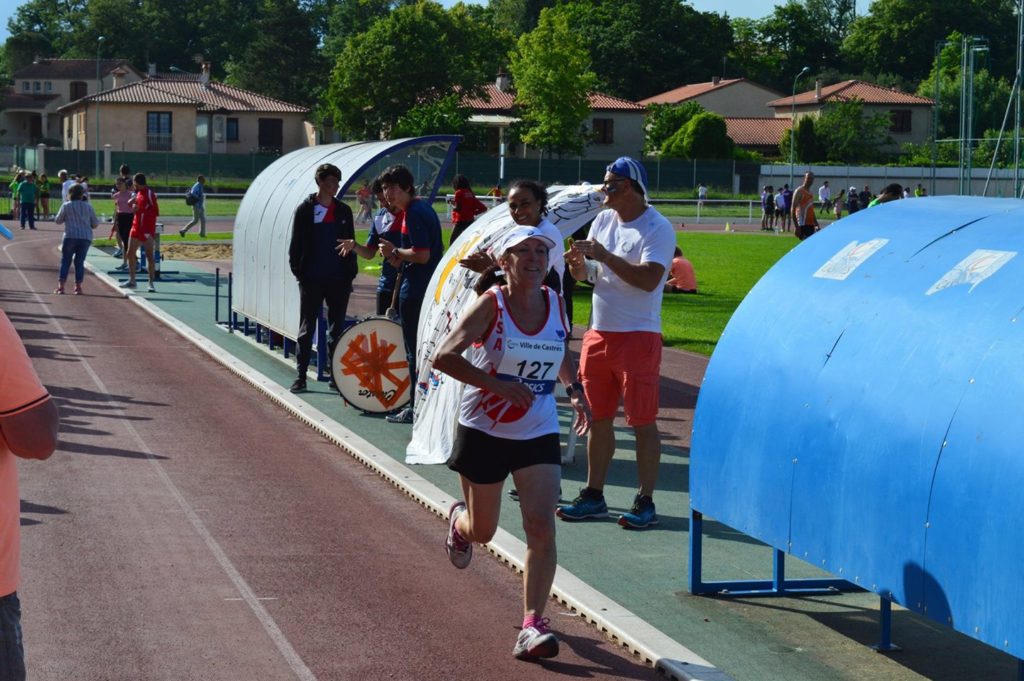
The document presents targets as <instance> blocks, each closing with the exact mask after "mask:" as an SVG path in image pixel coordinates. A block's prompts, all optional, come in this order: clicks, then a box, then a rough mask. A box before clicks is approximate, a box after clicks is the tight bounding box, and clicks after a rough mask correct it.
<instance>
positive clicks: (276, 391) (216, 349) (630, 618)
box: [85, 261, 732, 681]
mask: <svg viewBox="0 0 1024 681" xmlns="http://www.w3.org/2000/svg"><path fill="white" fill-rule="evenodd" d="M85 264H86V267H88V268H89V269H90V270H91V271H92V272H94V273H95V274H96V276H98V277H99V278H100V279H101V280H103V281H105V282H106V283H108V284H109V285H110V286H112V287H116V286H117V282H116V281H115V280H114V279H112V278H110V277H108V276H107V275H106V274H104V273H102V272H99V271H98V270H97V269H96V268H95V267H94V266H92V265H90V264H89V262H88V261H86V263H85ZM128 299H129V300H130V301H132V302H133V303H135V304H136V305H138V306H140V307H141V308H142V309H144V310H145V311H146V312H148V313H149V314H150V315H152V316H153V317H156V318H157V319H159V320H160V321H162V322H163V323H164V324H166V325H167V326H168V327H169V328H171V329H172V330H173V331H175V332H177V333H178V334H180V335H181V336H183V337H184V338H186V339H188V340H189V341H191V342H192V343H193V344H194V345H195V346H196V347H198V348H199V349H200V350H202V351H203V352H205V353H206V354H207V355H209V356H210V357H211V358H212V359H214V360H215V361H217V362H219V363H220V364H221V365H223V366H224V367H226V368H227V369H228V370H230V371H232V372H233V373H235V374H236V375H237V376H239V377H241V378H242V379H243V380H245V381H247V382H248V383H250V384H251V385H252V386H253V387H254V388H256V389H257V390H258V391H260V392H262V393H263V394H264V395H265V396H266V397H268V398H270V399H271V400H272V401H273V402H276V403H277V404H278V405H280V406H281V407H283V408H284V409H285V410H287V411H288V412H289V413H291V414H292V415H293V416H294V417H295V418H297V419H298V420H300V421H302V422H304V423H305V424H306V425H308V426H310V427H311V428H313V430H315V431H317V432H318V433H320V434H321V435H323V436H324V437H325V438H327V439H328V440H330V441H331V442H333V443H334V444H336V445H337V446H338V447H339V448H340V449H341V450H343V451H345V452H347V453H348V455H350V456H351V457H352V458H354V459H355V460H357V461H359V462H360V463H362V464H363V465H365V466H366V467H367V468H369V469H371V470H373V471H374V472H376V473H377V474H378V475H380V476H381V477H382V478H384V479H385V480H386V481H388V482H390V483H391V484H392V485H394V486H395V487H397V488H398V489H399V490H401V491H402V492H403V493H405V494H406V495H408V496H409V497H411V498H412V499H413V500H414V501H416V502H417V503H419V504H420V505H422V506H424V507H426V508H428V509H430V510H431V511H433V512H434V513H436V514H437V515H439V516H441V517H442V518H443V517H446V516H447V514H448V507H449V506H450V505H451V503H452V501H453V499H452V497H451V495H449V494H448V493H447V492H445V491H444V490H442V489H441V488H440V487H437V486H436V485H434V484H433V483H431V482H430V481H428V480H427V479H426V478H424V477H422V476H421V475H419V474H418V473H416V472H415V471H414V470H413V469H411V468H410V467H408V466H406V465H405V464H404V463H401V462H399V461H397V460H396V459H393V458H392V457H391V456H389V455H388V454H387V453H385V452H383V451H381V450H380V449H378V448H377V447H376V446H375V445H374V444H373V443H371V442H369V441H368V440H366V439H364V438H362V437H360V436H359V435H357V434H356V433H355V432H353V431H351V430H349V429H347V428H345V427H344V426H342V425H341V424H340V423H338V422H337V421H335V420H334V419H332V418H330V417H329V416H327V415H326V414H325V413H323V412H322V411H320V410H318V409H316V408H315V407H313V406H312V405H310V404H309V403H307V402H305V401H304V400H302V399H301V398H299V397H297V396H295V395H293V394H291V393H290V392H288V390H286V389H285V388H284V387H283V386H281V385H279V384H278V383H277V382H276V381H274V380H272V379H270V378H269V377H267V376H266V375H264V374H262V373H260V372H259V371H257V370H256V369H254V368H253V367H251V366H249V365H248V364H246V363H245V362H243V361H242V360H240V359H239V358H237V357H235V356H234V355H232V354H231V353H230V352H229V351H228V350H226V349H224V348H222V347H220V346H219V345H217V344H216V343H214V342H213V341H212V340H210V339H209V338H207V337H206V336H204V335H203V334H201V333H200V332H199V331H197V330H195V329H193V328H192V327H190V326H188V325H187V324H185V323H184V322H182V321H181V320H179V319H178V318H176V317H174V316H173V315H171V314H170V313H168V312H165V311H164V310H163V309H161V308H160V307H158V306H157V305H156V304H154V303H152V302H150V301H149V300H147V299H146V298H144V297H142V296H139V295H130V296H128ZM332 463H336V462H334V461H332ZM485 547H486V548H487V549H488V550H489V551H490V552H491V553H492V554H494V555H495V556H496V557H497V558H498V559H499V560H501V561H503V562H504V563H506V564H507V565H509V566H511V567H512V568H513V569H515V570H517V571H519V572H522V570H523V565H524V564H525V562H526V544H525V543H524V542H522V541H521V540H519V539H518V538H517V537H515V536H514V535H512V534H510V533H508V532H507V531H505V530H503V529H501V528H498V531H497V532H496V533H495V535H494V539H492V540H491V542H490V543H489V544H486V545H485ZM552 595H553V596H554V597H555V598H556V599H557V600H558V601H560V602H561V603H563V604H565V605H567V606H569V607H570V608H572V609H573V610H575V611H576V612H578V613H579V614H580V615H582V616H583V617H584V618H585V619H587V620H588V621H589V622H591V623H592V624H594V625H595V626H596V627H597V628H598V629H599V630H600V631H602V632H603V633H605V634H606V635H607V636H609V637H610V638H611V639H612V640H614V641H616V642H618V643H619V644H620V645H622V646H623V647H625V648H626V649H627V650H629V651H631V652H633V653H635V654H636V655H638V656H640V657H641V658H642V659H643V660H644V661H645V662H647V663H650V664H651V665H653V666H654V668H655V669H657V670H658V671H660V672H661V673H662V674H664V675H665V676H667V677H669V678H671V679H676V680H678V681H732V677H731V676H730V675H729V674H727V673H726V672H724V671H722V670H720V669H718V668H717V667H715V666H714V665H713V664H711V662H709V661H707V660H706V659H704V658H703V657H701V656H700V655H698V654H697V653H696V652H694V651H692V650H690V649H689V648H687V647H686V646H684V645H683V644H681V643H679V642H678V641H676V640H674V639H673V638H671V637H670V636H668V635H666V634H665V633H663V632H662V631H660V630H659V629H657V628H656V627H654V626H652V625H651V624H648V623H647V622H645V621H644V620H643V619H642V618H641V617H639V616H638V615H636V614H634V613H633V612H631V611H630V610H629V609H627V608H625V607H623V606H622V605H620V604H619V603H617V602H615V601H614V600H612V599H611V598H609V597H608V596H606V595H605V594H603V593H601V592H600V591H598V590H597V589H595V588H593V587H591V586H590V585H588V584H587V583H586V582H584V581H583V580H581V579H579V578H578V577H576V576H575V575H573V574H572V573H571V572H569V571H568V570H566V569H565V568H563V567H559V568H558V569H557V571H556V573H555V582H554V584H553V586H552Z"/></svg>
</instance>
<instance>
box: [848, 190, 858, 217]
mask: <svg viewBox="0 0 1024 681" xmlns="http://www.w3.org/2000/svg"><path fill="white" fill-rule="evenodd" d="M858 210H860V199H859V198H858V197H857V188H856V187H850V193H849V194H847V195H846V212H847V213H849V214H850V215H853V214H854V213H856V212H857V211H858Z"/></svg>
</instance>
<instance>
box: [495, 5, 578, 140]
mask: <svg viewBox="0 0 1024 681" xmlns="http://www.w3.org/2000/svg"><path fill="white" fill-rule="evenodd" d="M509 68H510V70H511V73H512V82H513V84H514V85H515V88H516V103H517V105H518V108H519V112H520V116H521V118H522V127H521V129H520V130H521V133H520V134H521V137H522V139H523V141H524V142H526V143H527V144H532V145H536V146H539V147H541V148H543V149H547V150H549V151H557V152H573V153H580V152H581V151H582V150H583V147H584V145H585V143H586V132H585V130H584V128H583V123H584V121H586V119H587V117H588V116H589V115H590V102H589V98H588V95H589V93H590V91H591V90H592V89H593V88H594V86H595V85H596V84H597V76H595V75H594V73H593V72H592V71H591V70H590V57H589V55H588V54H587V50H586V47H585V46H584V44H583V41H582V39H581V38H580V36H579V35H578V34H577V33H576V32H574V31H573V30H572V29H571V28H570V26H569V21H568V18H567V17H566V16H565V15H564V14H562V13H559V12H557V11H554V10H549V9H545V10H543V11H541V13H540V20H539V21H538V23H537V27H536V28H535V29H533V30H532V31H530V32H529V33H527V34H525V35H523V36H521V37H520V38H519V41H518V43H517V45H516V49H515V51H513V52H512V54H511V64H510V66H509Z"/></svg>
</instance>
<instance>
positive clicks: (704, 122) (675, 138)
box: [662, 111, 735, 159]
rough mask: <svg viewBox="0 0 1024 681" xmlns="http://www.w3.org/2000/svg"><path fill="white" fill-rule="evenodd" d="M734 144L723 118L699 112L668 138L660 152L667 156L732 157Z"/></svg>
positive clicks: (714, 114)
mask: <svg viewBox="0 0 1024 681" xmlns="http://www.w3.org/2000/svg"><path fill="white" fill-rule="evenodd" d="M734 147H735V145H734V144H733V141H732V139H730V138H729V135H728V134H727V132H726V126H725V119H724V118H722V117H721V116H719V115H718V114H716V113H711V112H709V111H705V112H704V113H699V114H697V115H696V116H694V117H693V118H691V119H690V121H689V122H688V123H687V124H686V125H684V126H683V127H682V128H680V129H679V130H678V131H677V132H676V133H675V134H674V135H672V137H670V138H669V139H668V141H667V142H666V143H665V145H664V146H663V148H662V153H663V155H665V156H666V157H668V158H713V159H724V158H732V157H733V150H734Z"/></svg>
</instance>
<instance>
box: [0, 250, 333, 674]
mask: <svg viewBox="0 0 1024 681" xmlns="http://www.w3.org/2000/svg"><path fill="white" fill-rule="evenodd" d="M22 243H24V242H22ZM14 245H15V244H8V245H6V246H4V249H3V250H4V251H5V252H7V258H8V260H10V261H11V264H12V265H14V269H15V270H16V271H17V272H18V274H19V275H20V276H21V279H22V280H23V281H24V282H25V286H26V287H27V289H28V290H29V291H32V294H33V295H34V296H35V299H36V300H37V301H38V302H39V304H40V305H41V306H42V307H43V311H44V312H45V314H46V316H47V317H48V318H49V319H50V321H51V322H52V323H53V325H54V326H55V327H56V328H57V331H58V332H59V333H60V335H61V337H63V338H64V339H65V343H67V345H68V347H69V348H70V350H71V354H73V355H75V356H77V358H78V361H79V362H81V364H82V366H83V367H84V368H85V371H86V373H87V374H89V377H90V378H91V379H92V381H93V383H94V384H95V385H96V388H97V389H98V390H99V391H100V393H102V394H103V395H104V396H106V399H107V403H108V404H109V405H110V406H111V409H112V415H114V416H117V415H121V416H123V417H125V418H121V419H120V420H121V422H122V423H123V424H124V427H125V428H127V430H128V432H129V434H130V435H131V437H132V439H133V440H135V446H136V447H138V449H139V451H142V452H144V453H145V455H146V458H147V459H148V460H149V463H150V465H151V466H152V467H153V469H154V470H155V471H156V474H157V476H158V477H159V478H160V480H161V481H162V482H163V484H164V486H165V487H166V488H167V490H168V491H169V492H170V493H171V495H172V496H173V497H174V499H175V500H176V501H177V502H178V506H179V507H180V508H181V510H182V512H184V513H185V516H186V517H187V518H188V520H189V522H190V523H191V524H192V528H193V529H194V530H195V531H196V534H198V535H199V536H200V538H201V539H202V540H203V541H204V542H205V543H206V546H207V548H208V549H209V550H210V553H212V554H213V557H214V558H215V559H216V560H217V563H218V564H219V565H220V567H221V569H222V570H223V571H224V573H225V574H227V576H228V578H229V579H230V580H231V583H232V584H234V586H235V589H237V590H238V593H239V594H240V596H241V600H244V601H245V602H246V604H247V605H248V606H249V608H250V609H251V610H252V612H253V614H254V615H255V616H256V619H257V620H259V622H260V624H262V625H263V629H264V630H265V631H266V632H267V635H268V636H270V639H271V640H272V641H273V642H274V645H276V646H277V649H278V651H280V653H281V655H282V657H284V659H285V661H286V662H287V663H288V666H289V667H291V669H292V671H293V672H294V673H295V676H296V677H297V678H299V679H302V681H316V676H315V675H314V674H313V672H312V671H310V669H309V667H307V666H306V663H305V662H303V661H302V658H301V657H300V656H299V654H298V653H297V652H296V651H295V648H294V647H293V646H292V644H291V643H290V642H289V641H288V638H287V637H286V636H285V635H284V632H282V631H281V629H280V627H278V626H277V622H275V621H274V618H273V617H272V616H271V615H270V613H269V612H267V609H266V608H265V607H263V604H262V603H261V602H260V601H261V600H262V599H260V598H259V597H257V596H256V594H255V593H254V592H253V590H252V587H250V586H249V584H248V582H246V581H245V578H244V577H242V575H241V573H239V571H238V569H237V568H236V567H235V565H234V563H232V562H231V559H230V558H228V556H227V554H226V553H225V552H224V549H222V548H221V546H220V544H218V543H217V540H216V539H214V537H213V535H212V534H210V531H209V530H207V529H206V525H204V524H203V521H202V520H200V519H199V516H198V515H197V514H196V512H195V510H194V509H193V508H192V507H191V505H190V504H189V503H188V500H187V499H185V496H184V495H183V494H182V493H181V491H180V490H179V489H178V487H177V486H176V485H175V484H174V481H173V480H171V478H170V476H169V475H168V474H167V471H165V470H164V468H163V466H161V465H160V461H159V460H158V459H157V458H156V457H155V456H154V454H153V450H151V449H150V448H149V445H148V444H147V443H146V441H145V440H144V439H143V438H142V436H141V435H140V434H139V431H138V430H136V429H135V426H134V425H133V424H132V422H131V421H130V420H128V418H126V417H127V416H128V414H127V413H126V412H125V411H124V410H123V409H122V408H121V407H120V406H119V405H118V404H117V403H115V402H114V401H113V400H112V399H111V397H110V393H109V391H108V390H107V387H106V385H104V383H103V380H102V379H101V378H100V377H99V376H98V375H97V374H96V372H95V371H94V370H93V368H92V366H91V365H90V364H89V361H88V360H87V359H86V358H85V357H84V356H83V355H82V353H81V352H80V351H79V349H78V346H77V345H76V344H75V343H74V341H71V340H69V339H68V335H67V332H66V331H65V330H64V327H63V325H62V324H61V323H60V321H59V320H58V319H56V318H55V317H54V316H53V315H52V314H51V313H50V306H49V304H48V303H47V302H46V301H44V300H43V298H42V296H40V295H39V293H38V292H37V291H35V290H34V289H33V288H32V284H31V283H30V282H29V280H28V277H26V276H25V273H24V272H22V270H21V268H20V267H18V263H16V262H15V261H14V258H12V257H11V254H10V252H9V251H8V249H9V248H10V247H11V246H14Z"/></svg>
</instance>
